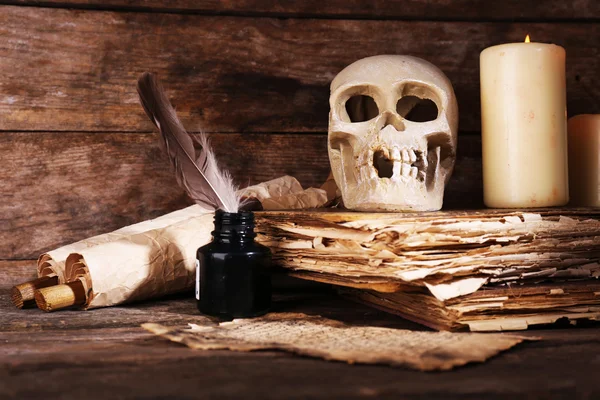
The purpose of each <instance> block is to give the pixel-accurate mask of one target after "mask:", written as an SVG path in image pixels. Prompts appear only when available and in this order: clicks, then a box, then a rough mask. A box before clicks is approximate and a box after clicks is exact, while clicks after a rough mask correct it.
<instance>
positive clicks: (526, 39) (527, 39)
mask: <svg viewBox="0 0 600 400" xmlns="http://www.w3.org/2000/svg"><path fill="white" fill-rule="evenodd" d="M529 42H530V40H529V35H527V36H526V37H525V43H529Z"/></svg>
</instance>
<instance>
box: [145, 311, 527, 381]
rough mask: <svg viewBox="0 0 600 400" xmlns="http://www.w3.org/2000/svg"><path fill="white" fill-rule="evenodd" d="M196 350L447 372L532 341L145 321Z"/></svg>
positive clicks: (303, 323)
mask: <svg viewBox="0 0 600 400" xmlns="http://www.w3.org/2000/svg"><path fill="white" fill-rule="evenodd" d="M142 326H143V327H144V328H145V329H146V330H148V331H150V332H153V333H155V334H157V335H160V336H162V337H165V338H167V339H169V340H171V341H174V342H178V343H182V344H184V345H186V346H188V347H190V348H193V349H200V350H220V349H228V350H234V351H255V350H282V351H286V352H290V353H296V354H300V355H304V356H311V357H317V358H323V359H325V360H335V361H343V362H347V363H349V364H386V365H392V366H403V367H409V368H412V369H417V370H421V371H436V370H440V371H446V370H450V369H452V368H454V367H458V366H461V365H465V364H468V363H472V362H484V361H485V360H487V359H489V358H490V357H492V356H494V355H496V354H498V353H500V352H502V351H505V350H508V349H510V348H511V347H513V346H515V345H517V344H518V343H521V342H522V341H524V340H527V339H526V338H524V337H521V336H515V335H508V334H473V333H450V332H429V331H425V332H424V331H411V330H401V329H390V328H379V327H365V326H350V325H345V324H342V323H340V322H337V321H334V320H329V319H326V318H321V317H315V316H308V315H304V314H287V313H281V314H275V313H273V314H268V315H266V316H264V317H260V318H254V319H237V320H233V321H231V322H224V323H221V324H219V325H216V326H214V325H212V326H199V325H195V324H190V328H189V329H186V328H177V327H165V326H162V325H158V324H152V323H148V324H144V325H142Z"/></svg>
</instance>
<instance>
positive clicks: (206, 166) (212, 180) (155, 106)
mask: <svg viewBox="0 0 600 400" xmlns="http://www.w3.org/2000/svg"><path fill="white" fill-rule="evenodd" d="M137 90H138V94H139V96H140V101H141V103H142V107H144V111H146V114H147V115H148V117H149V118H150V120H151V121H152V123H154V125H156V127H157V128H158V130H159V131H160V138H161V140H160V147H161V148H162V150H163V151H164V152H165V153H166V154H167V156H168V157H169V161H170V162H171V165H172V166H173V168H174V170H175V177H176V178H177V183H178V184H179V185H180V186H181V187H183V188H184V189H185V190H186V192H187V193H188V194H189V195H190V197H191V198H192V199H193V200H194V201H195V202H196V203H198V204H200V205H201V206H203V207H205V208H209V209H211V210H217V209H221V210H223V211H226V212H237V211H238V209H239V207H240V196H239V195H238V194H237V188H236V186H235V185H234V184H233V179H232V178H231V175H230V174H229V173H228V172H227V171H225V170H222V169H220V168H219V165H218V163H217V159H216V157H215V154H214V152H213V151H212V148H211V146H210V142H209V140H208V137H207V136H206V134H204V133H200V135H199V138H198V139H197V141H196V144H197V145H198V147H199V150H198V152H196V149H195V146H194V142H195V141H194V139H193V138H192V136H191V135H189V134H188V133H187V131H186V130H185V128H184V127H183V124H182V123H181V121H180V120H179V118H178V117H177V113H176V112H175V109H174V108H173V106H172V105H171V102H170V101H169V98H168V97H167V95H166V93H165V91H164V89H163V87H162V85H161V84H160V82H159V81H158V79H157V78H156V76H154V75H153V74H151V73H148V72H145V73H143V74H142V76H140V78H139V80H138V84H137Z"/></svg>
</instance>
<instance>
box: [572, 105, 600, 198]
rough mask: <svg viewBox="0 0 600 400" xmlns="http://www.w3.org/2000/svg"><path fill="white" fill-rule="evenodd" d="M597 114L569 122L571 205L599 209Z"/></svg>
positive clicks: (599, 121)
mask: <svg viewBox="0 0 600 400" xmlns="http://www.w3.org/2000/svg"><path fill="white" fill-rule="evenodd" d="M599 155H600V115H589V114H588V115H578V116H576V117H573V118H571V119H569V187H570V192H571V203H570V204H571V205H574V206H591V207H600V157H599Z"/></svg>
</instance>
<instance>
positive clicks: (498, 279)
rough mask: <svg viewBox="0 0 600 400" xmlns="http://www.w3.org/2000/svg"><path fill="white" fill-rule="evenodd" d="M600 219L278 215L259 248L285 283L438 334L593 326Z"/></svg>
mask: <svg viewBox="0 0 600 400" xmlns="http://www.w3.org/2000/svg"><path fill="white" fill-rule="evenodd" d="M599 219H600V211H598V210H593V209H566V208H563V209H543V210H527V211H511V210H482V211H456V212H436V213H414V214H369V213H352V212H331V211H315V212H303V213H294V212H280V213H274V212H271V213H268V214H264V215H262V216H261V218H259V223H258V226H259V231H260V232H261V233H262V236H261V238H260V240H261V241H262V243H263V244H267V245H268V246H270V247H271V249H272V251H273V253H274V257H275V260H276V262H277V263H278V264H279V265H281V266H283V267H284V268H287V269H289V270H290V271H291V272H290V273H291V274H292V275H294V276H297V277H300V278H304V279H310V280H315V281H320V282H325V283H330V284H333V285H337V286H340V287H345V288H347V289H344V290H343V292H344V293H345V294H346V295H347V296H349V297H352V298H354V299H357V300H359V301H361V302H364V303H366V304H371V305H374V306H376V307H378V308H381V309H384V310H387V311H390V312H393V313H396V314H400V315H403V316H405V317H407V318H409V319H412V320H415V321H417V322H421V323H423V324H425V325H428V326H430V327H433V328H436V329H446V330H455V329H471V330H512V329H526V328H527V327H528V326H529V325H537V324H544V323H550V322H554V321H556V320H558V319H560V318H567V319H569V320H573V321H575V320H579V319H584V318H585V319H598V318H599V315H600V310H599V308H598V307H599V306H600V295H599V294H598V293H600V286H598V284H599V282H598V277H600V220H599Z"/></svg>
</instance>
